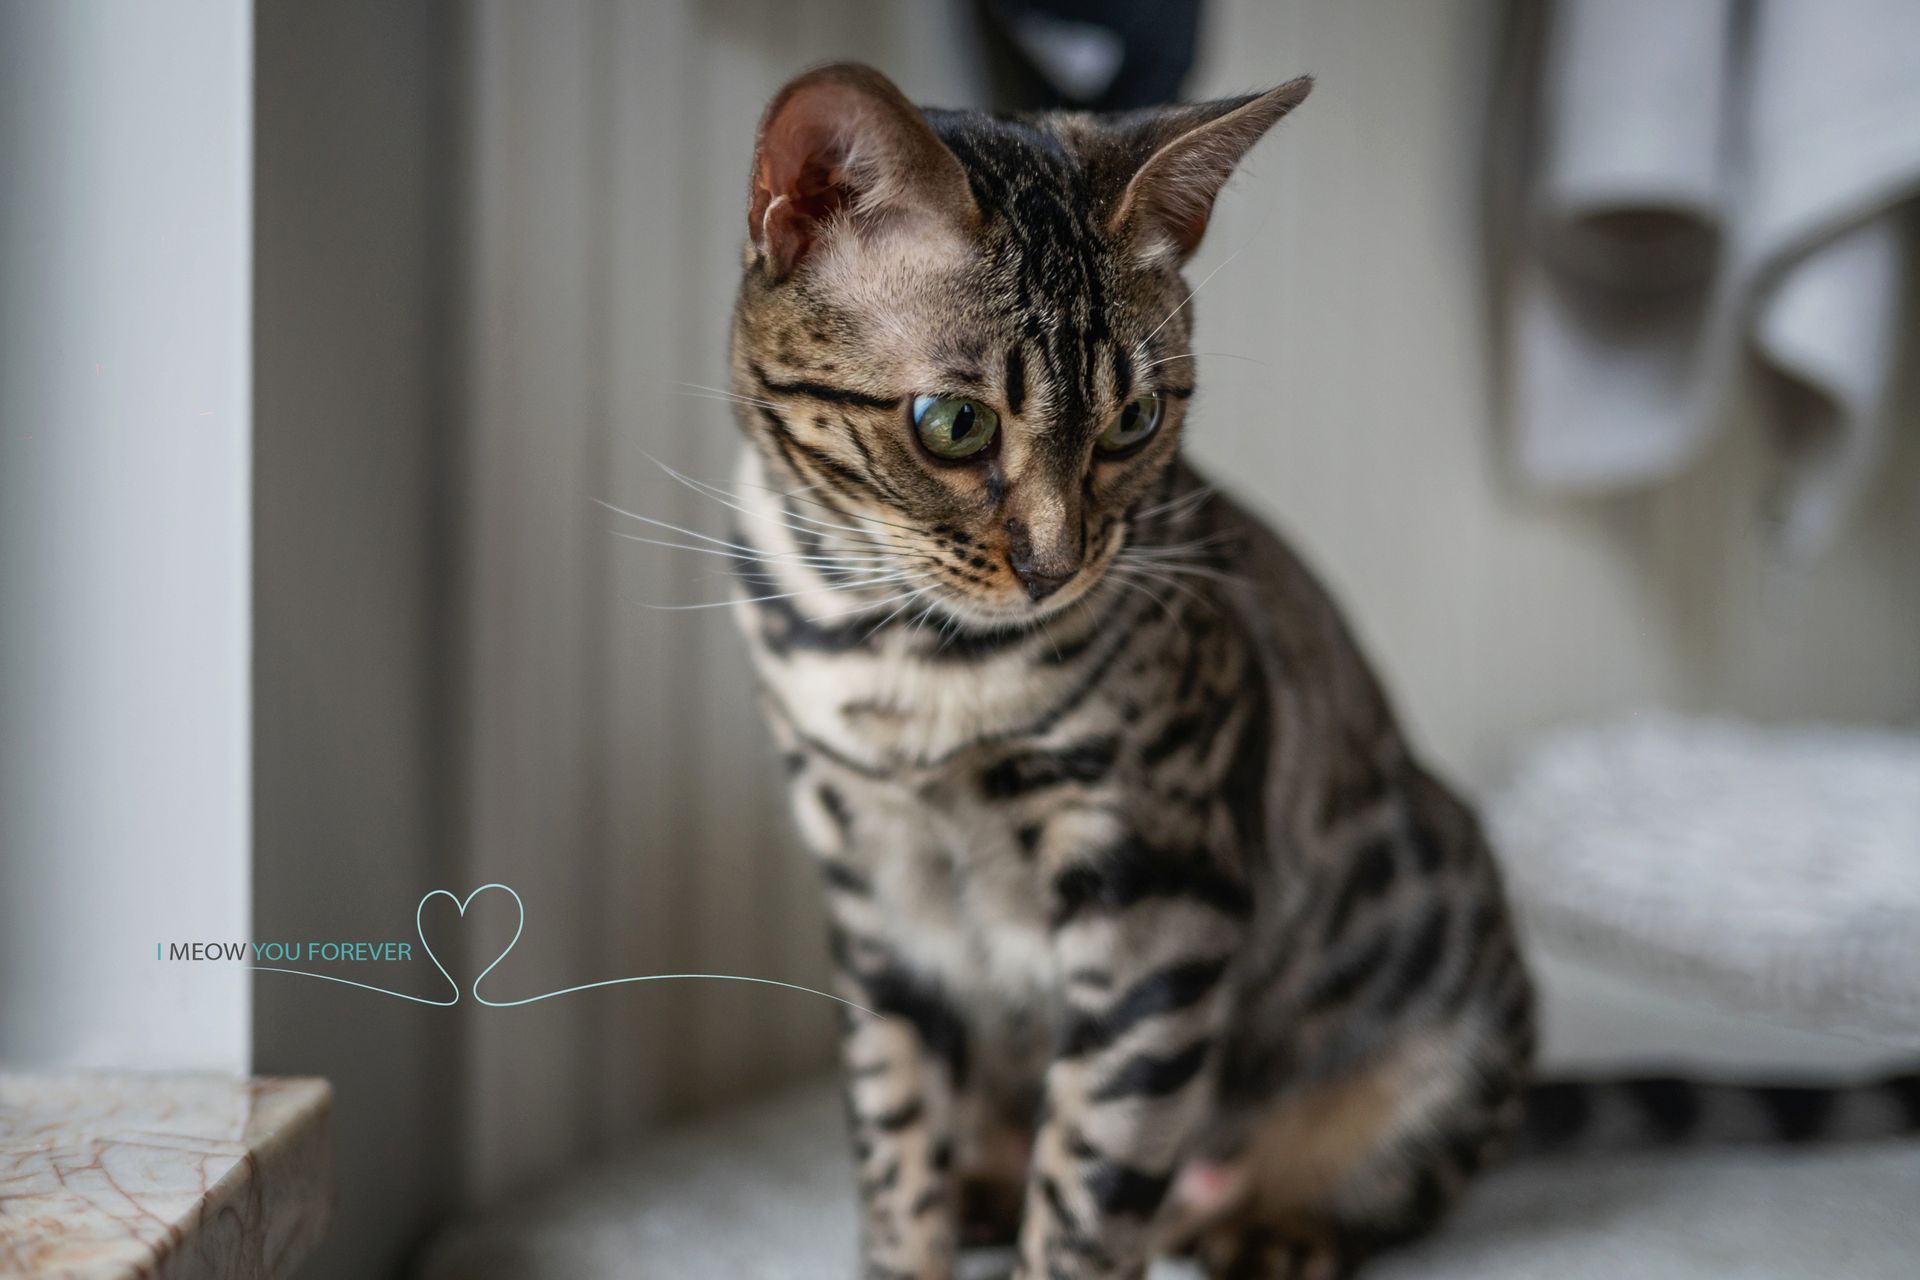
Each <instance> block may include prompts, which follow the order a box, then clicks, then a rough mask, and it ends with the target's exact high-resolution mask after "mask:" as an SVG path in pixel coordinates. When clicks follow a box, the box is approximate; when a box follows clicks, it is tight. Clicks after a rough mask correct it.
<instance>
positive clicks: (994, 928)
mask: <svg viewBox="0 0 1920 1280" xmlns="http://www.w3.org/2000/svg"><path fill="white" fill-rule="evenodd" d="M756 648H757V651H758V656H759V659H760V666H761V677H762V680H763V683H764V686H765V689H766V692H767V694H768V696H769V698H770V700H771V701H773V702H774V703H775V706H776V709H775V713H774V717H773V718H774V721H775V723H776V725H779V726H780V727H781V728H782V730H783V732H782V734H781V736H782V737H783V738H785V739H787V745H788V746H789V748H790V750H791V754H790V757H789V758H790V761H792V762H793V764H794V766H795V772H794V776H793V781H792V802H793V807H794V810H795V813H796V816H797V818H798V821H799V823H800V826H801V829H802V833H803V835H804V836H805V837H806V840H807V843H808V844H809V845H810V846H811V847H812V848H813V849H814V850H816V851H817V853H818V855H819V856H820V858H821V859H822V863H823V869H824V873H825V879H826V882H827V886H828V891H829V892H830V893H834V894H836V897H837V900H836V902H835V910H836V912H837V913H840V914H842V915H843V916H850V917H851V918H852V919H853V920H855V921H856V922H857V925H858V928H857V929H856V930H854V931H853V932H855V933H857V934H858V935H859V936H861V937H864V938H867V939H870V940H872V942H873V943H875V944H877V945H879V946H883V947H890V948H892V949H893V950H894V952H895V956H894V957H893V958H895V959H899V958H905V959H907V960H909V961H910V963H911V964H912V965H913V966H914V967H915V968H916V969H919V970H922V971H925V972H926V974H927V976H928V977H930V978H934V979H937V980H938V981H939V982H940V983H941V985H942V986H943V987H945V988H947V989H948V990H949V991H952V992H953V993H955V994H956V995H960V996H963V997H965V996H969V995H971V996H974V997H976V998H977V999H979V1000H980V1001H982V1002H990V1003H995V1004H1007V1003H1014V1004H1020V1005H1028V1006H1032V1005H1036V1004H1039V1005H1044V1004H1048V1003H1051V1001H1052V1000H1053V999H1054V996H1055V993H1056V989H1057V975H1056V973H1055V970H1054V961H1053V956H1052V951H1051V947H1050V938H1049V922H1048V914H1049V910H1048V902H1049V895H1050V884H1049V878H1048V873H1047V870H1046V865H1047V859H1046V856H1045V855H1046V852H1047V850H1046V848H1044V847H1043V840H1044V841H1046V842H1049V843H1050V844H1051V845H1052V846H1054V847H1057V846H1058V845H1059V843H1060V842H1061V841H1063V840H1072V841H1075V842H1085V843H1098V842H1101V841H1106V840H1111V839H1113V838H1114V837H1115V835H1116V833H1117V828H1118V821H1117V818H1116V816H1115V809H1114V807H1113V806H1112V805H1111V804H1110V803H1103V802H1102V800H1103V798H1102V797H1101V796H1100V795H1099V794H1097V793H1096V792H1094V791H1092V790H1089V789H1088V788H1085V787H1080V788H1065V789H1060V788H1055V789H1052V790H1051V791H1050V793H1049V794H1048V795H1046V796H1029V795H1026V794H1024V793H1023V792H1022V787H1021V778H1020V775H1019V770H1020V768H1021V762H1022V761H1024V760H1027V759H1030V758H1033V757H1034V756H1036V755H1046V754H1048V753H1049V752H1051V751H1054V750H1057V749H1058V748H1059V747H1060V746H1061V744H1066V743H1084V742H1088V741H1092V742H1095V743H1098V742H1101V741H1111V740H1112V737H1111V733H1112V729H1113V727H1114V726H1116V725H1117V717H1116V716H1115V713H1114V712H1113V711H1112V710H1111V709H1110V708H1109V707H1108V706H1106V704H1105V702H1104V700H1103V699H1101V698H1100V697H1098V696H1095V697H1092V698H1089V699H1086V700H1085V702H1084V704H1077V705H1075V706H1073V707H1072V708H1071V709H1070V710H1069V711H1068V712H1067V713H1066V714H1063V715H1060V716H1058V717H1057V718H1054V719H1052V720H1051V722H1050V723H1049V724H1048V726H1047V730H1046V732H1044V733H1039V734H1035V733H1028V732H1023V731H1022V730H1023V728H1024V726H1026V725H1027V724H1030V723H1033V722H1034V721H1035V720H1036V712H1037V711H1042V712H1043V711H1045V710H1047V709H1048V708H1056V707H1058V706H1060V705H1061V703H1062V702H1063V701H1064V700H1066V699H1067V698H1069V697H1070V696H1071V692H1072V688H1071V685H1072V681H1071V676H1072V674H1073V673H1072V672H1067V671H1054V670H1049V669H1046V668H1042V667H1039V666H1038V665H1037V664H1035V663H1034V662H1033V661H1032V656H1031V655H1030V654H1024V653H1021V654H1010V655H1007V657H1005V658H995V659H989V660H984V661H969V662H955V661H953V660H951V659H947V658H940V657H934V658H929V657H926V656H924V655H923V654H919V653H913V652H906V651H898V650H893V649H891V648H890V647H889V646H887V645H886V644H884V643H883V644H877V645H876V647H875V649H874V651H872V652H869V653H864V654H862V655H860V656H857V657H856V656H853V655H848V654H836V655H809V654H786V655H775V654H772V653H769V652H767V651H766V650H765V649H764V648H763V647H759V646H756ZM983 667H986V668H987V670H983V669H982V668H983ZM1103 735H1104V736H1103ZM1111 763H1112V762H1111V760H1110V759H1109V760H1106V761H1097V760H1096V761H1089V762H1087V765H1086V768H1087V773H1088V776H1089V778H1091V777H1092V776H1093V775H1094V774H1096V773H1097V774H1100V775H1103V776H1104V775H1105V774H1106V773H1107V772H1108V770H1109V768H1110V766H1111ZM1095 766H1098V767H1097V768H1096V767H1095Z"/></svg>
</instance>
